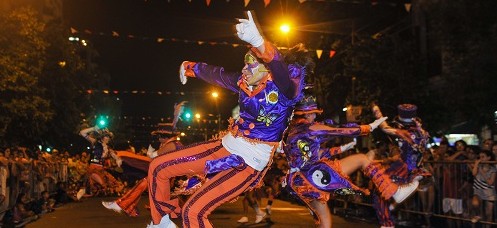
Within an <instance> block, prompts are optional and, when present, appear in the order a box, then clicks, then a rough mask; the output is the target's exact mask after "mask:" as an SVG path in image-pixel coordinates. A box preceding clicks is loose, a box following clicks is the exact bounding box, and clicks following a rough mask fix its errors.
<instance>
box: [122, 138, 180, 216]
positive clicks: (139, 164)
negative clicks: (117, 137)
mask: <svg viewBox="0 0 497 228" xmlns="http://www.w3.org/2000/svg"><path fill="white" fill-rule="evenodd" d="M182 146H183V145H182V144H181V142H179V141H177V140H176V136H174V137H171V138H170V139H168V140H167V141H165V142H164V143H161V145H160V146H159V150H160V148H165V147H168V148H171V149H172V148H174V149H172V150H171V149H168V151H163V153H169V152H171V151H173V150H176V149H179V148H181V147H182ZM117 155H118V156H119V157H121V159H122V160H123V164H126V165H128V166H130V167H133V168H135V169H137V170H140V171H142V172H143V173H144V175H145V178H143V179H141V180H139V181H138V182H137V183H136V184H135V186H134V187H133V188H131V189H130V190H128V191H127V192H126V193H125V194H124V195H123V196H122V197H120V198H119V199H117V200H116V204H117V205H118V206H119V207H120V208H121V209H122V211H124V213H126V215H128V216H131V217H136V216H138V215H139V210H138V208H137V205H138V203H139V201H140V198H141V195H142V193H143V192H145V191H146V190H147V189H148V181H147V177H146V174H147V172H148V167H149V164H150V162H151V161H152V159H151V158H149V157H146V156H140V155H136V154H134V153H130V152H119V153H118V154H117Z"/></svg>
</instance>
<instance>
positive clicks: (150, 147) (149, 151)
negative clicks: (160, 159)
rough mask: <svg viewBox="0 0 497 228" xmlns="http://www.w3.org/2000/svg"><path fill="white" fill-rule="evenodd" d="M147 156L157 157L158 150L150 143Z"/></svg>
mask: <svg viewBox="0 0 497 228" xmlns="http://www.w3.org/2000/svg"><path fill="white" fill-rule="evenodd" d="M147 156H148V157H149V158H155V157H157V151H156V150H155V148H153V147H152V145H150V144H149V145H148V149H147Z"/></svg>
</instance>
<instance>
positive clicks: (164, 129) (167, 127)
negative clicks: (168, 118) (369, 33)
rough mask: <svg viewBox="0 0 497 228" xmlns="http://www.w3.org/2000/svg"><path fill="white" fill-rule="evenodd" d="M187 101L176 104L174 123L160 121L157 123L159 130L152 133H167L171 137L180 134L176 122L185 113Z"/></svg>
mask: <svg viewBox="0 0 497 228" xmlns="http://www.w3.org/2000/svg"><path fill="white" fill-rule="evenodd" d="M185 103H187V101H182V102H180V103H178V104H174V118H173V122H172V123H159V124H158V125H157V130H155V131H152V132H151V134H152V135H166V136H169V137H172V136H175V135H178V134H179V132H177V131H176V123H178V120H179V118H180V116H181V114H182V113H183V106H184V105H185Z"/></svg>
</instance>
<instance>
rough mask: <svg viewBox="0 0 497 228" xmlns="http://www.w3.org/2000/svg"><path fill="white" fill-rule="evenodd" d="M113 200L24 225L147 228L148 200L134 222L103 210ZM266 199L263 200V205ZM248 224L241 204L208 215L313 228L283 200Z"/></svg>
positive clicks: (66, 208)
mask: <svg viewBox="0 0 497 228" xmlns="http://www.w3.org/2000/svg"><path fill="white" fill-rule="evenodd" d="M113 199H114V198H88V199H85V200H84V201H83V202H73V203H68V204H66V205H63V206H61V207H59V208H57V209H56V211H55V212H52V213H49V214H44V215H42V216H41V218H40V219H38V220H37V221H35V222H33V223H30V224H28V225H26V227H28V228H46V227H68V228H69V227H70V228H77V227H85V228H87V227H92V228H99V227H102V228H103V227H105V228H111V227H146V225H147V224H148V223H149V222H150V212H149V210H147V209H145V208H144V205H145V203H148V200H147V197H146V196H143V197H142V199H141V201H140V206H139V209H140V213H141V214H140V216H138V217H136V218H132V217H128V216H125V215H123V214H118V213H115V212H113V211H110V210H107V209H105V208H104V207H103V206H102V204H101V201H102V200H113ZM265 202H266V199H263V205H265ZM249 215H250V216H249V221H250V222H249V223H247V224H245V225H241V224H239V223H237V220H238V219H240V218H241V217H242V216H243V209H242V200H241V199H239V200H238V201H236V202H234V203H226V204H224V205H222V206H221V207H219V208H218V209H217V210H215V211H214V213H212V214H211V215H210V217H209V218H210V221H211V222H212V223H213V224H214V227H274V228H279V227H280V228H283V227H285V228H286V227H315V226H314V221H313V220H312V217H311V215H310V214H309V211H308V210H307V209H306V208H305V207H303V206H300V205H295V204H291V203H289V202H286V201H282V200H275V201H274V203H273V208H272V213H271V217H270V218H269V217H268V218H267V219H266V220H265V221H264V220H263V222H261V223H259V224H254V222H253V221H254V220H255V215H254V213H253V210H252V209H249ZM173 221H174V222H175V223H176V225H179V224H180V222H181V221H180V220H179V219H173ZM333 226H334V227H339V228H352V227H359V226H360V227H361V228H373V227H378V225H377V224H368V223H364V222H359V221H346V220H344V219H343V218H341V217H338V216H333Z"/></svg>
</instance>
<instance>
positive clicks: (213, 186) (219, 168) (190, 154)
mask: <svg viewBox="0 0 497 228" xmlns="http://www.w3.org/2000/svg"><path fill="white" fill-rule="evenodd" d="M247 14H248V19H239V22H240V23H239V24H237V25H236V30H237V35H238V37H239V38H240V39H241V40H243V41H246V42H248V43H249V44H251V45H252V48H251V49H250V51H249V52H248V53H247V54H246V55H245V66H244V68H243V69H242V72H241V74H240V73H229V72H226V71H225V70H224V68H222V67H217V66H211V65H207V64H205V63H195V62H187V61H186V62H183V63H182V64H181V66H180V79H181V82H182V83H183V84H185V83H186V81H187V77H196V78H199V79H202V80H204V81H206V82H209V83H211V84H214V85H218V86H221V87H224V88H226V89H229V90H231V91H233V92H236V93H238V94H239V105H240V117H239V119H238V120H237V121H233V120H231V121H230V126H229V127H228V131H227V132H225V133H224V134H221V135H220V137H219V139H216V140H211V141H207V142H202V143H198V144H195V145H192V146H189V147H187V148H183V149H181V150H178V151H176V152H173V153H169V154H165V155H162V156H158V157H157V158H155V159H154V160H153V161H152V163H151V164H150V169H149V172H148V174H149V182H150V183H149V198H150V205H151V214H152V223H151V224H150V225H149V226H150V227H168V226H173V225H174V224H173V223H172V221H171V220H170V218H169V216H171V217H176V216H177V215H178V214H179V213H181V217H182V219H183V227H212V224H211V223H210V222H209V220H208V219H207V217H208V215H209V214H210V213H211V212H212V211H213V210H214V209H215V208H217V207H218V206H220V205H221V204H223V203H225V202H229V201H231V200H233V199H234V198H236V197H237V196H239V195H241V194H242V193H243V192H245V191H247V190H250V189H252V188H254V187H256V186H257V185H258V184H259V182H260V181H261V180H262V178H263V177H264V174H265V172H266V170H267V168H268V167H269V165H270V164H271V158H272V155H273V153H274V151H275V150H276V148H277V147H278V144H279V141H280V140H281V139H282V135H283V131H284V130H285V128H286V127H287V124H288V118H289V116H290V115H291V113H292V111H293V107H294V105H295V104H296V103H297V101H298V100H299V99H300V97H301V90H302V88H303V87H304V83H303V82H304V77H305V75H306V74H307V73H309V72H311V71H312V69H313V66H314V63H313V62H312V58H310V57H306V56H305V54H307V52H305V50H303V48H302V45H299V46H297V47H295V48H292V49H291V50H288V52H289V54H290V55H287V56H286V59H285V60H284V59H283V56H282V54H281V53H280V52H279V51H278V50H277V49H276V47H274V46H273V45H272V44H270V43H269V42H267V41H265V40H264V39H263V37H262V36H261V35H260V33H259V31H258V28H257V26H256V24H255V22H254V19H253V18H252V15H251V13H250V12H248V13H247ZM291 54H295V55H291ZM297 54H304V56H302V55H299V58H297V56H296V55H297ZM287 64H288V65H287ZM212 173H217V174H216V175H215V176H213V177H212V178H211V179H209V180H208V181H206V182H205V184H204V185H203V186H202V187H201V188H200V189H199V190H197V191H196V192H195V193H194V194H193V195H192V196H191V197H190V198H189V200H188V201H187V202H186V203H185V205H184V206H183V210H181V208H179V205H178V202H177V200H171V198H170V193H169V179H170V178H172V177H175V176H179V175H192V174H212ZM154 224H155V225H154Z"/></svg>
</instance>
